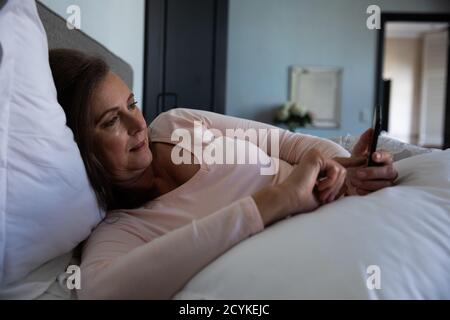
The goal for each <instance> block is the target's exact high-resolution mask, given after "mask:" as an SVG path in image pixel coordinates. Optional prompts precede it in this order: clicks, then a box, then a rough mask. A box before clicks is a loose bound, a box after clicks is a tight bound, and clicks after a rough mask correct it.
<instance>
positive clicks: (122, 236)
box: [78, 197, 264, 299]
mask: <svg viewBox="0 0 450 320" xmlns="http://www.w3.org/2000/svg"><path fill="white" fill-rule="evenodd" d="M124 220H126V219H124ZM138 224H139V223H136V222H135V223H134V225H131V224H128V225H127V226H126V223H124V221H122V222H121V220H120V219H119V221H117V222H116V223H114V222H113V223H111V224H109V223H108V224H106V223H104V224H102V225H101V226H100V227H99V228H98V230H95V231H94V233H93V234H92V235H91V237H90V238H89V239H88V242H87V244H86V246H85V248H84V250H83V257H82V265H81V276H82V277H81V290H80V291H79V292H78V295H79V298H80V299H169V298H171V297H172V296H173V295H174V294H176V293H177V292H178V291H179V290H181V289H182V288H183V286H184V285H185V284H186V283H187V282H188V281H189V279H191V278H192V277H193V276H194V275H195V274H196V273H197V272H199V271H200V270H201V269H202V268H204V267H205V266H206V265H207V264H209V263H211V262H212V261H213V260H214V259H216V258H217V257H219V256H220V255H221V254H223V253H224V252H225V251H227V250H228V249H230V248H231V247H233V246H234V245H236V244H237V243H238V242H240V241H242V240H244V239H246V238H247V237H249V236H251V235H253V234H255V233H257V232H260V231H261V230H263V228H264V226H263V222H262V219H261V216H260V214H259V211H258V208H257V206H256V204H255V202H254V200H253V198H252V197H245V198H242V199H240V200H238V201H235V202H233V203H232V204H230V205H228V206H227V207H224V208H222V209H220V210H218V211H216V212H214V213H213V214H211V215H208V216H207V217H204V218H202V219H200V220H194V221H192V223H190V224H188V225H185V226H183V227H181V228H179V229H176V230H173V231H170V232H168V233H166V234H165V235H163V236H160V237H157V238H155V239H152V240H149V239H146V237H145V236H144V235H143V234H142V232H141V233H140V232H139V226H138ZM147 236H148V235H147ZM148 240H149V241H148Z"/></svg>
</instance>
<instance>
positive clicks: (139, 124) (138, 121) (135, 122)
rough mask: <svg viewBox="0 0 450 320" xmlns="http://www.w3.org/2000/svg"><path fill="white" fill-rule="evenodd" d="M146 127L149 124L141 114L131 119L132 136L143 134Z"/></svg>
mask: <svg viewBox="0 0 450 320" xmlns="http://www.w3.org/2000/svg"><path fill="white" fill-rule="evenodd" d="M146 127H147V124H146V123H145V119H144V117H143V116H142V114H141V113H140V112H137V113H136V115H132V116H131V117H130V118H129V132H130V134H131V135H135V134H136V133H139V132H141V131H142V130H144V129H145V128H146Z"/></svg>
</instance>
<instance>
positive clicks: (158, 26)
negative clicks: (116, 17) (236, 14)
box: [142, 0, 229, 123]
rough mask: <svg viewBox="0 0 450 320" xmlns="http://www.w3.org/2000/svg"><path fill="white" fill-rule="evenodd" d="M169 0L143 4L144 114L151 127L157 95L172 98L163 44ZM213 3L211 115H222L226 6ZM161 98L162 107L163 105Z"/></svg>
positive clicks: (223, 0)
mask: <svg viewBox="0 0 450 320" xmlns="http://www.w3.org/2000/svg"><path fill="white" fill-rule="evenodd" d="M168 1H169V0H146V1H145V33H144V34H145V35H144V37H145V39H144V40H145V41H144V94H143V104H142V105H143V107H142V108H143V114H144V117H145V119H146V121H147V123H150V122H151V121H152V120H153V119H154V118H155V117H156V116H157V115H158V114H159V113H160V112H162V110H161V108H159V104H158V101H157V98H155V97H157V96H158V95H160V94H161V93H162V94H172V95H173V93H169V92H167V91H166V88H165V82H166V81H165V77H166V68H165V62H166V55H165V53H166V40H167V32H166V29H167V16H168V12H167V7H168V6H167V2H168ZM213 1H214V21H215V23H214V30H213V34H214V38H213V51H214V53H213V68H212V69H213V74H212V79H213V82H214V83H213V85H212V87H211V97H212V101H211V104H212V106H211V107H212V111H214V112H217V113H222V114H223V113H225V103H226V69H227V45H228V41H227V39H228V6H229V4H228V2H229V0H213ZM164 99H165V98H164V97H163V104H164Z"/></svg>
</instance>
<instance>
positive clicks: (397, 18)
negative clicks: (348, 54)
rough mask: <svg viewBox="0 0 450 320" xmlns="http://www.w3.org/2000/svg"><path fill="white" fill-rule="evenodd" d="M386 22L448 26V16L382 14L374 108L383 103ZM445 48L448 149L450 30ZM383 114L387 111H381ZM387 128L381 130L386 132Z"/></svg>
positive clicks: (449, 144) (448, 135)
mask: <svg viewBox="0 0 450 320" xmlns="http://www.w3.org/2000/svg"><path fill="white" fill-rule="evenodd" d="M388 22H430V23H434V22H435V23H439V22H444V23H448V24H449V25H450V14H445V13H403V12H382V13H381V26H380V27H381V28H380V29H379V30H377V33H378V34H377V48H376V50H377V51H376V59H377V60H376V72H375V106H377V105H380V103H381V102H382V101H383V95H384V94H383V65H384V55H383V53H384V36H385V26H386V23H388ZM448 44H449V45H448V47H447V77H446V85H445V87H446V88H447V92H446V97H445V115H444V119H445V120H444V132H443V137H444V146H443V148H444V149H446V148H450V30H449V33H448ZM383 111H384V113H385V114H386V112H389V110H383ZM386 129H387V128H383V130H386Z"/></svg>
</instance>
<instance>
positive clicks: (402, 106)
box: [383, 38, 422, 143]
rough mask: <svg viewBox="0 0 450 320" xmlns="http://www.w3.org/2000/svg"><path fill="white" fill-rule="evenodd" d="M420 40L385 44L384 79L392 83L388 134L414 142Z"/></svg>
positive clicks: (417, 107)
mask: <svg viewBox="0 0 450 320" xmlns="http://www.w3.org/2000/svg"><path fill="white" fill-rule="evenodd" d="M421 51H422V41H421V39H420V38H411V39H402V38H392V39H387V40H386V41H385V62H384V70H383V77H384V79H390V80H391V97H390V105H389V125H388V126H389V134H390V135H391V136H393V137H396V138H397V139H400V140H403V141H405V142H408V143H417V139H418V117H417V116H418V115H419V109H420V96H419V95H418V93H419V92H420V76H421V74H420V73H421Z"/></svg>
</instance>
